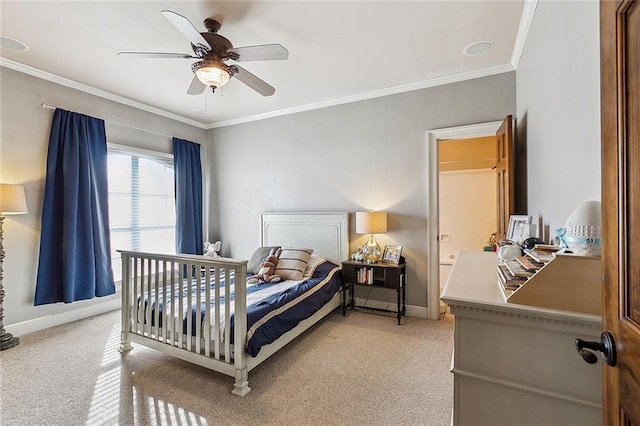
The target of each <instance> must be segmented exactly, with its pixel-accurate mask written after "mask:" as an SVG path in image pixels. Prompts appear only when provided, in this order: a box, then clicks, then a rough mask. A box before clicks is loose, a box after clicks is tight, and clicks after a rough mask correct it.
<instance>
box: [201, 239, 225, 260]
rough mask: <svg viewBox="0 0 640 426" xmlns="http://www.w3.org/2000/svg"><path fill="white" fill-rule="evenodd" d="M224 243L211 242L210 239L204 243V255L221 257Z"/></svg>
mask: <svg viewBox="0 0 640 426" xmlns="http://www.w3.org/2000/svg"><path fill="white" fill-rule="evenodd" d="M221 246H222V243H221V242H220V241H216V242H215V243H210V242H209V241H207V242H205V243H204V256H209V257H220V254H219V253H220V247H221Z"/></svg>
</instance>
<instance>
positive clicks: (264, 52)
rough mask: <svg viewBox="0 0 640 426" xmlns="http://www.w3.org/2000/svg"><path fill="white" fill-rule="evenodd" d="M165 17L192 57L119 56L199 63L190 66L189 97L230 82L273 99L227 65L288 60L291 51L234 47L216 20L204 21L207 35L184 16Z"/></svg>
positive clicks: (267, 89) (269, 90) (254, 79)
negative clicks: (186, 44) (189, 46)
mask: <svg viewBox="0 0 640 426" xmlns="http://www.w3.org/2000/svg"><path fill="white" fill-rule="evenodd" d="M162 14H163V15H164V16H165V18H167V19H168V20H169V22H171V23H172V24H173V25H174V26H175V27H176V28H177V29H178V30H179V31H180V32H181V33H182V34H183V35H184V36H185V37H186V38H187V40H189V42H190V43H191V48H192V50H193V55H191V54H186V53H163V52H120V53H118V55H120V56H127V57H132V58H147V59H148V58H165V59H198V61H197V62H194V63H193V64H192V65H191V70H192V71H193V73H194V76H193V79H192V80H191V84H190V85H189V88H188V89H187V93H188V94H190V95H199V94H201V93H202V92H203V91H204V89H205V87H207V86H208V87H211V90H212V91H214V92H215V90H216V89H217V88H220V87H222V86H224V85H225V84H227V83H228V82H229V80H230V79H231V78H235V79H236V80H238V81H240V82H241V83H244V84H245V85H247V86H249V87H250V88H251V89H253V90H255V91H256V92H258V93H260V94H261V95H263V96H271V95H273V94H274V93H275V91H276V89H275V88H274V87H273V86H271V85H270V84H268V83H267V82H265V81H264V80H262V79H261V78H259V77H258V76H256V75H254V74H252V73H250V72H249V71H247V70H246V69H244V68H243V67H241V66H240V65H237V64H235V63H233V64H227V61H229V60H232V61H234V62H243V61H245V62H246V61H273V60H284V59H287V58H288V57H289V51H288V50H287V49H285V48H284V47H283V46H282V45H280V44H262V45H257V46H245V47H233V44H232V43H231V42H230V41H229V40H228V39H226V38H225V37H223V36H221V35H220V34H218V31H219V30H220V23H219V22H218V21H216V20H214V19H211V18H207V19H205V20H204V26H205V27H206V28H207V32H203V33H201V32H198V30H197V29H196V28H195V27H194V26H193V25H192V24H191V22H189V20H188V19H187V18H185V17H184V16H182V15H180V14H177V13H175V12H172V11H170V10H163V11H162Z"/></svg>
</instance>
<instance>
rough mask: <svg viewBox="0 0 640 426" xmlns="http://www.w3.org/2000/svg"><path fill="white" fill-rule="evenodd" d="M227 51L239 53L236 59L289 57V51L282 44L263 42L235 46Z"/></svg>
mask: <svg viewBox="0 0 640 426" xmlns="http://www.w3.org/2000/svg"><path fill="white" fill-rule="evenodd" d="M227 52H231V53H235V54H237V55H238V59H236V61H238V62H242V61H276V60H283V59H287V58H288V57H289V51H288V50H287V49H285V48H284V46H282V45H281V44H262V45H258V46H245V47H234V48H231V49H229V50H227Z"/></svg>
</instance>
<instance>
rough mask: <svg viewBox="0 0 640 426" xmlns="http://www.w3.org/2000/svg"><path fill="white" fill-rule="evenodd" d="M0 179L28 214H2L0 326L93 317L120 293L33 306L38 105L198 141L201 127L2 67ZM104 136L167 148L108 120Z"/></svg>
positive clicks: (39, 191) (41, 117)
mask: <svg viewBox="0 0 640 426" xmlns="http://www.w3.org/2000/svg"><path fill="white" fill-rule="evenodd" d="M0 86H1V87H2V93H1V95H0V102H1V103H0V108H1V110H0V113H1V117H2V121H1V128H0V181H1V182H6V183H16V184H22V185H24V186H25V192H26V197H27V205H28V208H29V213H28V214H27V215H24V216H11V217H7V219H6V220H5V224H4V231H5V233H4V247H5V250H6V258H5V260H4V265H3V269H4V280H3V284H4V288H5V291H6V295H5V300H4V309H5V312H4V315H5V321H4V322H5V324H7V325H11V324H16V323H24V322H25V321H29V320H32V321H31V323H30V324H28V325H27V328H31V329H33V328H35V329H37V328H45V327H48V326H52V325H56V323H57V322H59V321H62V322H64V321H69V320H73V319H77V318H81V317H87V316H91V315H95V314H96V313H98V312H101V310H103V309H108V308H107V307H105V305H108V306H112V308H111V309H113V306H115V307H116V308H117V307H119V297H120V295H119V294H118V295H116V296H109V297H103V298H98V299H93V300H88V301H80V302H75V303H72V304H68V305H65V304H63V303H58V304H54V305H45V306H37V307H34V306H33V295H34V291H35V281H36V271H37V266H38V251H39V247H40V226H41V214H42V199H43V195H44V177H45V165H46V156H47V146H48V143H49V130H50V128H51V118H52V115H53V112H52V111H50V110H43V109H42V108H40V104H41V103H45V104H48V105H52V106H59V107H61V108H64V109H67V110H71V111H76V112H80V113H83V114H87V115H91V116H94V117H99V118H103V119H105V120H109V121H112V122H115V123H121V124H126V125H130V126H134V127H138V128H144V129H147V130H152V131H154V132H158V133H161V134H165V135H175V136H178V137H180V138H184V139H188V140H192V141H194V142H200V143H204V142H205V140H206V131H205V130H202V129H199V128H196V127H193V126H190V125H187V124H184V123H180V122H176V121H174V120H169V119H167V118H165V117H160V116H157V115H154V114H150V113H147V112H144V111H141V110H138V109H135V108H131V107H128V106H125V105H122V104H119V103H116V102H112V101H109V100H106V99H103V98H100V97H97V96H93V95H90V94H87V93H84V92H80V91H77V90H74V89H70V88H68V87H64V86H61V85H58V84H54V83H51V82H48V81H45V80H42V79H39V78H35V77H31V76H29V75H26V74H23V73H20V72H16V71H13V70H11V69H8V68H3V67H2V68H0ZM106 130H107V140H108V142H115V143H120V144H124V145H130V146H137V147H141V148H146V149H154V150H157V151H163V152H171V151H172V147H171V139H170V138H168V137H163V136H158V135H154V134H151V133H147V132H141V131H138V130H132V129H130V128H127V127H122V126H117V125H114V124H112V123H109V122H107V123H106Z"/></svg>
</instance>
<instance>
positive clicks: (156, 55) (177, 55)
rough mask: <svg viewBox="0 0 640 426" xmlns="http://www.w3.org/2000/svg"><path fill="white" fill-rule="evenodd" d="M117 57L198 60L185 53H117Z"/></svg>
mask: <svg viewBox="0 0 640 426" xmlns="http://www.w3.org/2000/svg"><path fill="white" fill-rule="evenodd" d="M118 56H126V57H129V58H143V59H145V58H161V59H199V58H198V57H196V56H193V55H189V54H187V53H163V52H118Z"/></svg>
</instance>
